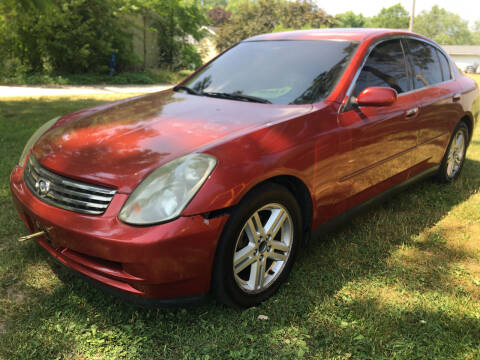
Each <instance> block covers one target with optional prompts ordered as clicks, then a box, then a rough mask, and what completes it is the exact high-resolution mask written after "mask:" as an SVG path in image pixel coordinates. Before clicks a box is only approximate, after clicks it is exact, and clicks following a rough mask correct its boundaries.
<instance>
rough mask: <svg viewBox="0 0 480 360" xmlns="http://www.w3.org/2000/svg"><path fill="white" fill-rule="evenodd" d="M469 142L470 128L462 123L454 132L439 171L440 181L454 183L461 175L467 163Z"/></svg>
mask: <svg viewBox="0 0 480 360" xmlns="http://www.w3.org/2000/svg"><path fill="white" fill-rule="evenodd" d="M468 140H469V133H468V126H467V124H465V122H463V121H460V122H459V123H458V125H457V127H456V128H455V130H454V131H453V135H452V137H451V139H450V142H449V143H448V147H447V151H446V152H445V155H444V156H443V160H442V163H441V165H440V169H439V171H438V179H439V180H440V181H441V182H443V183H452V182H453V181H455V180H456V179H457V178H458V176H459V175H460V172H461V171H462V168H463V163H464V162H465V154H466V152H467V146H468Z"/></svg>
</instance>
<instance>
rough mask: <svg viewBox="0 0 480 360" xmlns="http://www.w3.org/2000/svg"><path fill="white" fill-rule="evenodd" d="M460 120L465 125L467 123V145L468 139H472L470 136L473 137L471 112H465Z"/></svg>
mask: <svg viewBox="0 0 480 360" xmlns="http://www.w3.org/2000/svg"><path fill="white" fill-rule="evenodd" d="M460 121H463V122H464V123H465V124H466V125H467V128H468V144H467V145H470V141H471V140H472V137H473V124H474V122H473V115H472V114H471V113H466V114H465V115H464V116H463V117H462V118H461V119H460Z"/></svg>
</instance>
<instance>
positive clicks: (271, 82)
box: [183, 40, 358, 104]
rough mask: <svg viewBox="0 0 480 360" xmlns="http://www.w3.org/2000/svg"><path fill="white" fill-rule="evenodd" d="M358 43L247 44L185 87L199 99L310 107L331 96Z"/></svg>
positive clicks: (248, 42)
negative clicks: (250, 100) (244, 99)
mask: <svg viewBox="0 0 480 360" xmlns="http://www.w3.org/2000/svg"><path fill="white" fill-rule="evenodd" d="M357 45H358V43H357V42H351V41H334V40H320V41H319V40H314V41H305V40H298V41H246V42H242V43H239V44H238V45H236V46H234V47H233V48H232V49H230V50H229V51H227V52H226V53H224V54H223V55H222V56H220V57H219V58H217V59H216V60H215V61H213V62H212V63H210V64H208V65H207V66H206V67H204V68H203V69H202V70H200V71H199V72H198V73H197V74H195V75H194V76H193V77H192V78H191V79H190V80H188V81H187V82H186V83H184V84H183V85H184V87H185V86H186V87H188V88H190V89H191V90H193V91H192V93H196V94H197V95H207V94H208V93H210V95H212V94H213V95H214V96H215V95H219V94H224V95H225V94H229V95H232V94H233V95H244V96H249V97H254V98H257V99H265V100H267V101H265V102H271V103H273V104H311V103H314V102H318V101H321V100H322V99H325V98H326V97H327V96H328V95H329V94H330V92H331V91H332V90H333V88H334V87H335V85H336V83H337V81H338V79H339V78H340V76H341V75H342V73H343V71H344V69H345V67H346V66H347V64H348V62H349V60H350V58H351V57H352V55H353V53H354V51H355V49H356V48H357ZM183 90H186V89H183ZM187 90H188V89H187ZM229 98H230V99H234V100H236V98H234V97H229ZM237 98H239V99H240V97H237Z"/></svg>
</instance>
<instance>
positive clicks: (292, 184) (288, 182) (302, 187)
mask: <svg viewBox="0 0 480 360" xmlns="http://www.w3.org/2000/svg"><path fill="white" fill-rule="evenodd" d="M268 183H274V184H278V185H282V186H284V187H285V188H287V189H288V190H289V191H290V193H292V194H293V196H294V197H295V199H296V200H297V201H298V205H299V206H300V211H301V215H302V226H303V233H305V234H307V236H305V240H308V235H309V233H310V232H311V228H312V222H313V204H314V203H313V198H312V195H311V193H310V190H309V188H308V186H307V185H306V184H305V183H304V182H303V181H302V180H301V179H300V178H298V177H296V176H293V175H276V176H272V177H269V178H266V179H263V180H262V181H260V182H258V183H256V184H255V185H254V186H252V187H251V188H250V189H248V191H246V192H245V193H244V194H243V195H242V197H241V198H240V200H241V199H243V198H244V197H245V196H247V195H248V194H249V193H251V192H252V191H254V190H255V189H257V188H258V187H260V186H264V185H265V184H268ZM235 206H236V205H233V206H232V207H230V208H228V209H222V210H217V211H213V212H211V213H209V214H208V217H215V216H218V215H221V214H224V213H225V212H229V211H230V209H232V208H234V207H235Z"/></svg>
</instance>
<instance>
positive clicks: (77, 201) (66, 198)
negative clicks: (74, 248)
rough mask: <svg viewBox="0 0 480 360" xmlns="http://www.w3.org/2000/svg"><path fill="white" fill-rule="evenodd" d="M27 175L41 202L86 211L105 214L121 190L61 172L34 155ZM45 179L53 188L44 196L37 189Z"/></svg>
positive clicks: (75, 210) (26, 172)
mask: <svg viewBox="0 0 480 360" xmlns="http://www.w3.org/2000/svg"><path fill="white" fill-rule="evenodd" d="M23 178H24V180H25V184H26V185H27V187H28V188H29V190H30V191H31V192H32V194H33V195H35V196H36V197H37V198H38V199H40V200H41V201H43V202H45V203H47V204H49V205H52V206H55V207H58V208H61V209H65V210H70V211H74V212H79V213H84V214H93V215H100V214H103V213H104V212H105V210H106V209H107V207H108V205H110V202H111V201H112V199H113V196H114V195H115V193H116V192H117V191H116V190H112V189H108V188H105V187H101V186H97V185H90V184H87V183H84V182H79V181H76V180H72V179H68V178H64V177H63V176H60V175H57V174H55V173H53V172H51V171H50V170H47V169H45V168H43V167H42V166H41V165H40V164H39V162H38V161H37V159H35V157H34V156H33V155H30V156H29V158H28V161H27V165H26V166H25V171H24V174H23ZM41 180H43V181H48V182H49V190H48V191H47V193H46V194H43V195H40V193H39V191H38V190H37V186H38V185H37V184H38V183H39V181H41Z"/></svg>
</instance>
